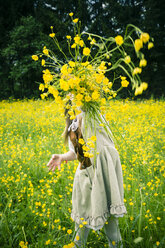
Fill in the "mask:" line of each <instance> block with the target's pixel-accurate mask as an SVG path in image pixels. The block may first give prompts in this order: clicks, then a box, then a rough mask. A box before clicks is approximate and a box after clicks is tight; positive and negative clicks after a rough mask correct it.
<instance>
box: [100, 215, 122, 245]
mask: <svg viewBox="0 0 165 248" xmlns="http://www.w3.org/2000/svg"><path fill="white" fill-rule="evenodd" d="M104 231H105V234H106V236H107V238H108V242H109V247H110V248H123V245H122V238H121V234H120V229H119V224H118V219H117V218H115V217H113V216H111V217H110V218H109V219H108V224H105V225H104Z"/></svg>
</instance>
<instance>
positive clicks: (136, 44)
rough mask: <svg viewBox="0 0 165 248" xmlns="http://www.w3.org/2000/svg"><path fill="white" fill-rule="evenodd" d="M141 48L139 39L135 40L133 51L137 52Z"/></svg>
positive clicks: (141, 44)
mask: <svg viewBox="0 0 165 248" xmlns="http://www.w3.org/2000/svg"><path fill="white" fill-rule="evenodd" d="M142 47H143V42H142V40H141V39H136V40H135V50H136V51H137V52H138V51H139V50H140V49H141V48H142Z"/></svg>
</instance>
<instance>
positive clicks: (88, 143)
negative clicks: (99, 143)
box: [87, 141, 95, 148]
mask: <svg viewBox="0 0 165 248" xmlns="http://www.w3.org/2000/svg"><path fill="white" fill-rule="evenodd" d="M87 145H88V146H89V147H90V148H94V147H95V145H94V144H93V142H92V141H88V142H87Z"/></svg>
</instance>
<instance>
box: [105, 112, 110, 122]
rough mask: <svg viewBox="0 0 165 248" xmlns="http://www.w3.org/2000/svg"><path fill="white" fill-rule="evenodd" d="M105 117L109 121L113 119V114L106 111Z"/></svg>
mask: <svg viewBox="0 0 165 248" xmlns="http://www.w3.org/2000/svg"><path fill="white" fill-rule="evenodd" d="M105 118H106V120H107V121H110V120H111V114H110V113H106V115H105Z"/></svg>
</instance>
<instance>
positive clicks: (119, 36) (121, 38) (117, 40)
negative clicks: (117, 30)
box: [115, 35, 124, 46]
mask: <svg viewBox="0 0 165 248" xmlns="http://www.w3.org/2000/svg"><path fill="white" fill-rule="evenodd" d="M115 41H116V44H117V45H119V46H121V45H122V44H123V43H124V40H123V37H122V36H121V35H118V36H116V37H115Z"/></svg>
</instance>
